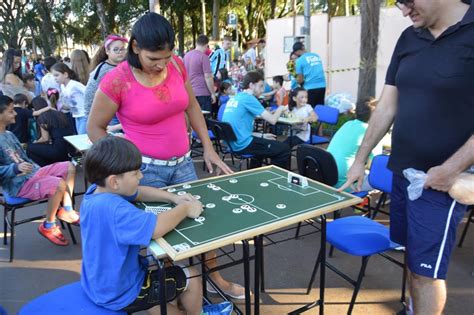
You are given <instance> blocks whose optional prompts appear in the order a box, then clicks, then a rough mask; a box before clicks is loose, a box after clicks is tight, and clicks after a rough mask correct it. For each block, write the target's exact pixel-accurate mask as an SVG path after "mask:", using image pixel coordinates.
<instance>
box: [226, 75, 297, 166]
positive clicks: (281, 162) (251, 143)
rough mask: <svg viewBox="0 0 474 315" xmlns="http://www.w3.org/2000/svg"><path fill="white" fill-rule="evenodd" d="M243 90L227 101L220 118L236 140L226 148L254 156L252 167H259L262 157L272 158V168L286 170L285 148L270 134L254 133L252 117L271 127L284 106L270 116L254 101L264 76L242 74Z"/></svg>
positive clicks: (285, 107) (288, 156)
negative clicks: (231, 129)
mask: <svg viewBox="0 0 474 315" xmlns="http://www.w3.org/2000/svg"><path fill="white" fill-rule="evenodd" d="M242 88H243V91H242V92H241V93H238V94H237V95H236V96H235V97H234V98H232V99H230V100H229V101H228V102H227V105H226V108H225V110H224V115H223V117H222V121H224V122H228V123H229V124H230V125H231V126H232V128H233V129H234V132H235V135H236V137H237V140H235V141H230V143H229V145H230V146H231V147H232V150H233V151H234V152H235V153H237V154H252V155H253V156H254V158H253V159H252V161H251V164H250V167H251V168H254V167H259V166H261V165H262V160H263V159H265V158H271V160H272V164H274V165H277V166H280V167H283V168H288V162H289V158H290V148H289V147H288V145H286V144H284V143H282V142H279V141H276V136H275V135H273V134H271V133H261V134H260V133H259V134H257V133H253V126H254V121H255V117H257V116H260V117H262V119H264V120H266V121H267V122H269V123H270V124H272V125H274V124H276V122H277V121H278V118H279V117H280V115H281V113H282V112H284V111H285V110H286V109H287V106H279V107H278V108H277V109H276V110H275V112H274V113H273V114H272V113H270V112H269V111H267V110H265V109H264V108H263V107H262V105H261V104H260V102H259V101H258V99H257V98H258V97H259V96H260V95H261V94H262V92H263V76H262V75H261V74H260V73H258V72H256V71H251V72H249V73H247V74H246V75H245V77H244V80H243V82H242Z"/></svg>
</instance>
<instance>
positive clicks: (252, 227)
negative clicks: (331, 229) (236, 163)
mask: <svg viewBox="0 0 474 315" xmlns="http://www.w3.org/2000/svg"><path fill="white" fill-rule="evenodd" d="M263 173H271V174H274V175H276V176H277V177H274V178H271V179H265V181H268V182H271V183H272V184H274V185H277V186H281V185H279V184H277V183H275V182H273V180H277V179H281V178H285V180H286V177H284V176H281V175H279V174H277V173H275V172H272V171H261V172H259V173H249V174H244V175H237V176H232V177H231V178H225V179H220V180H214V181H211V182H207V181H206V182H204V183H202V184H199V185H193V186H192V188H196V187H201V186H207V185H208V184H209V183H214V184H217V183H221V182H228V181H229V180H230V179H232V178H235V179H239V178H243V177H247V176H255V175H258V174H263ZM282 187H284V188H287V187H285V186H282ZM311 188H312V189H315V190H316V191H315V192H311V193H309V194H302V193H300V192H298V191H296V190H293V189H290V188H288V190H292V191H293V192H295V193H297V194H299V195H302V196H308V195H311V194H314V193H319V192H320V193H324V194H326V195H329V196H331V197H334V198H335V200H333V201H328V202H326V203H324V204H318V205H317V208H322V207H325V206H327V205H331V204H334V203H337V202H339V201H340V200H343V198H341V197H340V196H337V195H334V194H331V193H328V192H325V191H322V190H319V189H317V188H314V187H311ZM220 190H221V191H222V192H224V193H226V194H228V195H229V196H230V195H232V193H230V192H228V191H226V190H224V189H222V187H221V189H220ZM239 200H241V201H243V202H244V204H249V205H252V206H253V207H255V208H257V209H259V210H261V211H262V212H265V213H266V214H268V215H270V216H271V217H273V218H272V219H269V220H265V221H264V222H261V223H256V224H254V225H250V226H249V225H247V226H246V227H244V228H242V229H238V230H233V231H231V232H228V233H225V234H220V235H218V236H215V237H212V238H208V239H206V240H204V241H202V242H196V241H193V240H192V239H190V238H189V237H188V236H186V235H185V234H184V233H182V231H185V230H188V229H192V228H196V227H199V226H201V225H204V223H202V222H196V224H194V225H191V226H187V227H185V228H181V229H177V228H175V229H174V230H175V231H176V232H178V233H179V234H180V235H181V236H182V237H183V238H184V239H186V240H187V241H188V242H190V243H191V244H193V245H199V244H201V243H208V242H212V241H214V240H218V239H221V238H224V237H227V236H231V235H234V234H238V233H240V232H244V231H248V230H251V229H254V228H257V227H259V226H262V225H265V224H270V223H273V222H276V221H280V220H282V219H286V218H289V217H292V216H295V215H298V214H301V213H305V212H308V211H309V210H314V209H316V208H315V207H310V208H306V209H302V210H298V211H296V212H293V211H292V212H291V213H288V214H286V215H283V216H278V215H275V214H274V213H271V212H269V211H267V210H265V209H263V208H261V207H259V206H257V205H255V204H254V203H249V202H246V201H245V200H243V199H240V198H239ZM163 206H165V205H163Z"/></svg>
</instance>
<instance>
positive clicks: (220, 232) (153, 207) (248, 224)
mask: <svg viewBox="0 0 474 315" xmlns="http://www.w3.org/2000/svg"><path fill="white" fill-rule="evenodd" d="M287 175H288V172H286V171H284V170H282V169H279V168H276V167H273V166H270V167H265V168H261V169H256V170H252V171H247V172H242V173H237V174H233V175H227V176H221V177H215V178H211V179H206V180H200V181H197V182H194V183H189V184H184V185H179V186H174V187H172V188H169V189H168V191H170V192H173V193H177V194H183V193H189V194H192V195H194V196H195V197H196V198H199V200H200V201H201V202H202V203H203V205H205V209H204V211H203V213H202V216H201V217H199V218H197V219H185V220H184V221H183V222H181V223H180V224H179V225H178V226H177V227H176V229H175V230H173V231H171V232H170V233H168V234H167V235H166V236H165V237H164V239H165V241H166V242H167V243H168V244H169V245H170V246H171V247H172V248H173V249H174V250H175V251H176V252H177V253H180V252H184V251H188V250H190V249H192V248H193V247H197V246H201V245H204V244H207V243H211V242H214V241H218V240H221V239H223V238H226V237H229V236H232V235H236V234H239V233H242V232H245V231H250V230H255V229H257V228H259V227H261V226H264V225H265V226H266V225H268V224H271V223H278V222H279V221H284V220H287V219H288V218H293V217H295V216H298V215H301V214H305V213H309V212H313V211H314V210H317V209H324V208H328V207H331V206H333V208H334V206H336V208H337V209H339V208H341V206H340V205H342V207H344V206H347V205H349V204H354V203H355V201H357V200H356V199H358V198H355V197H353V196H351V195H349V194H346V193H338V192H336V191H335V190H334V189H332V188H329V187H327V186H324V185H321V184H319V183H317V182H314V181H308V186H307V187H301V186H298V185H295V184H291V183H288V181H287ZM347 202H348V203H347ZM344 204H346V205H344ZM138 206H139V207H140V208H143V209H145V211H152V212H157V213H159V212H161V211H166V210H167V209H169V208H170V207H172V206H173V205H170V204H163V203H146V204H145V203H139V204H138ZM160 245H162V244H161V243H160Z"/></svg>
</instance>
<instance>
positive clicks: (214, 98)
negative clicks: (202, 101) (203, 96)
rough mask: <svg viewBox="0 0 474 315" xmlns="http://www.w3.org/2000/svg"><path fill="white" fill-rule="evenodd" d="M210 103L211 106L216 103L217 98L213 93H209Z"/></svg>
mask: <svg viewBox="0 0 474 315" xmlns="http://www.w3.org/2000/svg"><path fill="white" fill-rule="evenodd" d="M211 102H212V104H215V103H216V102H217V98H216V94H215V93H211Z"/></svg>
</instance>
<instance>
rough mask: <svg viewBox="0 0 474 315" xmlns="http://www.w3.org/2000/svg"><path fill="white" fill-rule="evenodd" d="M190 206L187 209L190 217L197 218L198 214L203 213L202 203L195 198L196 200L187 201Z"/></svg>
mask: <svg viewBox="0 0 474 315" xmlns="http://www.w3.org/2000/svg"><path fill="white" fill-rule="evenodd" d="M186 205H187V206H188V208H187V209H188V211H187V216H188V218H191V219H195V218H197V217H198V216H200V215H201V213H202V203H201V202H199V201H197V200H195V201H189V202H187V203H186Z"/></svg>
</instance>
